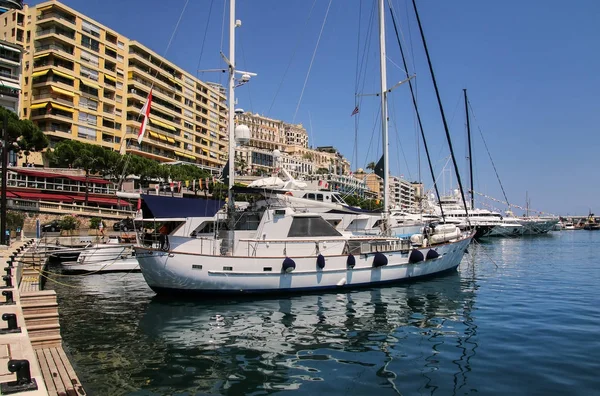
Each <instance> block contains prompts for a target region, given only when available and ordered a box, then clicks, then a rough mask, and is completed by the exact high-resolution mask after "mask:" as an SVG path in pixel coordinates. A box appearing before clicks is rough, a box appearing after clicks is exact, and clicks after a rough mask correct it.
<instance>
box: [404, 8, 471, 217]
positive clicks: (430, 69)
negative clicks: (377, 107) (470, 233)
mask: <svg viewBox="0 0 600 396" xmlns="http://www.w3.org/2000/svg"><path fill="white" fill-rule="evenodd" d="M412 3H413V8H414V10H415V17H416V18H417V25H418V26H419V32H420V34H421V40H422V41H423V49H424V50H425V55H426V56H427V64H428V66H429V73H430V74H431V80H432V82H433V87H434V90H435V96H436V98H437V102H438V106H439V109H440V114H441V116H442V121H443V124H444V132H445V133H446V140H447V141H448V148H449V149H450V155H452V164H453V165H454V172H455V173H456V180H457V181H458V187H459V189H460V196H461V198H462V201H463V205H464V207H465V214H466V215H467V216H466V217H467V222H468V223H469V225H470V223H471V221H470V220H469V211H468V209H467V201H466V199H465V191H464V189H463V186H462V180H461V179H460V173H459V171H458V164H457V163H456V156H455V155H454V148H453V147H452V139H451V138H450V130H449V129H448V122H447V121H446V115H445V113H444V106H443V105H442V98H441V97H440V91H439V89H438V86H437V80H436V79H435V73H434V72H433V65H432V64H431V57H430V56H429V49H428V48H427V41H426V40H425V33H424V31H423V26H422V25H421V18H420V17H419V11H418V10H417V3H416V0H412ZM440 208H441V205H440Z"/></svg>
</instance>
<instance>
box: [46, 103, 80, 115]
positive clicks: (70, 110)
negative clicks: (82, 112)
mask: <svg viewBox="0 0 600 396" xmlns="http://www.w3.org/2000/svg"><path fill="white" fill-rule="evenodd" d="M50 104H51V105H52V108H54V109H58V110H62V111H68V112H69V113H74V112H75V110H73V109H70V108H68V107H66V106H61V105H59V104H56V103H50Z"/></svg>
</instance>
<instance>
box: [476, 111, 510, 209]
mask: <svg viewBox="0 0 600 396" xmlns="http://www.w3.org/2000/svg"><path fill="white" fill-rule="evenodd" d="M468 103H469V109H471V115H472V116H473V118H474V119H475V122H476V123H477V129H478V130H479V135H480V136H481V140H483V145H484V146H485V150H486V151H487V153H488V156H489V157H490V162H491V163H492V167H493V168H494V173H496V178H497V179H498V183H500V189H501V190H502V195H504V199H505V200H506V204H507V205H508V207H509V208H510V203H509V201H508V197H507V196H506V191H504V186H503V185H502V180H500V175H499V174H498V169H496V164H495V163H494V160H493V159H492V154H491V153H490V150H489V148H488V145H487V143H486V141H485V138H484V137H483V132H482V131H481V127H480V126H479V121H477V117H475V112H474V111H473V107H472V106H471V101H468Z"/></svg>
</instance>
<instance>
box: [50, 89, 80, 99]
mask: <svg viewBox="0 0 600 396" xmlns="http://www.w3.org/2000/svg"><path fill="white" fill-rule="evenodd" d="M51 88H52V91H53V92H56V93H60V94H63V95H67V96H71V97H73V96H75V94H74V93H73V92H71V91H67V90H66V89H62V88H58V87H51Z"/></svg>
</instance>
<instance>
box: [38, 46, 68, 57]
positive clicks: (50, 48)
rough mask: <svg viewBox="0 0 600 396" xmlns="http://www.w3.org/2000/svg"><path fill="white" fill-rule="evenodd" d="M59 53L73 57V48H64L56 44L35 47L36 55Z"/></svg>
mask: <svg viewBox="0 0 600 396" xmlns="http://www.w3.org/2000/svg"><path fill="white" fill-rule="evenodd" d="M48 50H50V51H59V52H63V53H66V54H69V55H71V56H72V55H73V47H70V48H69V47H65V46H62V45H57V44H45V45H39V46H36V47H35V52H36V54H37V53H38V52H42V51H48Z"/></svg>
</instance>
